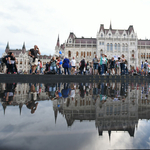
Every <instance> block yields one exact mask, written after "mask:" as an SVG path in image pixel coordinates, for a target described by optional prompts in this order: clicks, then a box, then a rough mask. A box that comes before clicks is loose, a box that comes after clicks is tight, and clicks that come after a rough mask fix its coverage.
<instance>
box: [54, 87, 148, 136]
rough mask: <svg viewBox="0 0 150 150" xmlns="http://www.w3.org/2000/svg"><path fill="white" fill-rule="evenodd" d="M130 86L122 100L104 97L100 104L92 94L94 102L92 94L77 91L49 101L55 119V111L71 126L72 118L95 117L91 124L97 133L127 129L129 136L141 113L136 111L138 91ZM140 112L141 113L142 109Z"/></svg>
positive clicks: (83, 119)
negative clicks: (65, 97) (82, 94)
mask: <svg viewBox="0 0 150 150" xmlns="http://www.w3.org/2000/svg"><path fill="white" fill-rule="evenodd" d="M118 85H119V84H118ZM122 85H123V84H122ZM131 88H132V87H130V86H129V88H128V90H127V96H126V97H124V98H125V99H120V100H117V101H114V100H112V98H111V97H108V98H107V100H106V102H104V103H103V101H100V97H99V96H96V101H95V99H94V98H93V96H90V95H89V96H85V97H84V98H81V97H80V96H79V94H76V98H75V99H74V100H72V99H71V98H67V99H66V100H64V99H62V100H55V101H53V109H54V115H55V121H56V119H57V115H58V112H60V113H61V114H62V115H63V116H64V117H65V119H66V122H67V125H68V126H72V124H73V123H74V122H75V121H76V120H78V121H85V120H89V121H91V120H93V121H94V120H95V126H96V127H97V128H98V132H99V135H100V136H101V135H102V134H103V131H108V134H109V136H110V135H111V131H127V132H128V133H129V135H130V136H134V133H135V127H137V126H138V119H141V117H142V116H141V115H139V114H141V112H138V110H139V101H140V99H139V93H140V92H139V90H137V89H136V88H135V85H134V89H131ZM76 93H79V91H78V90H77V91H76ZM140 110H141V108H140ZM149 110H150V109H149ZM142 112H143V113H144V114H145V112H144V111H143V110H142ZM146 112H147V111H146ZM149 112H150V111H149ZM144 114H143V116H144ZM147 116H148V115H147Z"/></svg>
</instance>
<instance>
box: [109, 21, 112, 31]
mask: <svg viewBox="0 0 150 150" xmlns="http://www.w3.org/2000/svg"><path fill="white" fill-rule="evenodd" d="M109 29H110V30H112V25H111V21H110V27H109Z"/></svg>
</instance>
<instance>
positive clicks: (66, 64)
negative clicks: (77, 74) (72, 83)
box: [63, 57, 70, 75]
mask: <svg viewBox="0 0 150 150" xmlns="http://www.w3.org/2000/svg"><path fill="white" fill-rule="evenodd" d="M69 65H70V61H69V59H68V58H67V57H66V58H65V59H64V61H63V68H64V72H65V75H66V71H67V72H68V74H69V75H70V72H69V67H70V66H69Z"/></svg>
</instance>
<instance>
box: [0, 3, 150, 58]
mask: <svg viewBox="0 0 150 150" xmlns="http://www.w3.org/2000/svg"><path fill="white" fill-rule="evenodd" d="M149 8H150V1H149V0H105V1H104V0H92V1H90V0H89V1H88V0H75V1H71V0H25V1H23V0H0V35H1V37H0V56H1V55H2V53H4V51H5V48H6V44H7V42H8V41H9V45H10V48H11V49H19V48H22V45H23V42H25V43H26V49H27V50H28V49H30V48H32V47H33V45H35V44H37V45H38V46H39V48H40V50H41V53H42V54H47V55H49V54H54V49H55V45H56V41H57V38H58V34H59V38H60V43H64V42H65V40H66V39H67V38H68V36H69V33H70V32H74V33H75V35H76V36H77V37H81V36H84V37H93V38H94V37H96V33H97V31H98V30H99V27H100V24H104V27H105V28H109V25H110V21H111V22H112V28H113V29H128V27H129V25H133V27H134V30H135V32H137V35H138V38H139V39H145V38H148V39H150V30H149V29H150V19H149Z"/></svg>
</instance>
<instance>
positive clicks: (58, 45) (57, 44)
mask: <svg viewBox="0 0 150 150" xmlns="http://www.w3.org/2000/svg"><path fill="white" fill-rule="evenodd" d="M56 46H57V47H60V43H59V34H58V39H57V43H56Z"/></svg>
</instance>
